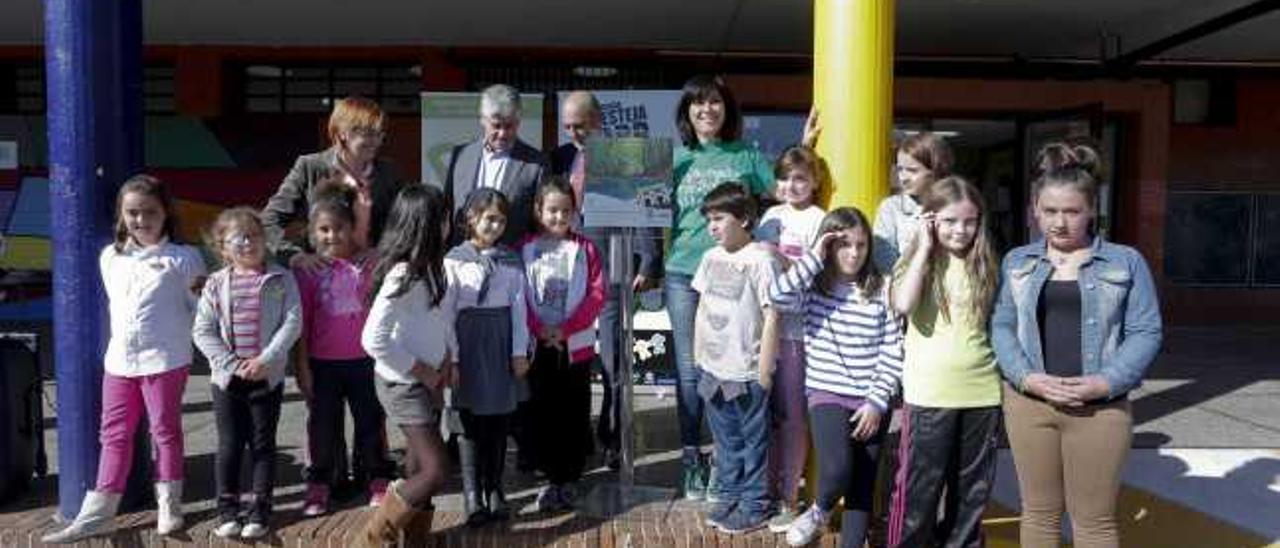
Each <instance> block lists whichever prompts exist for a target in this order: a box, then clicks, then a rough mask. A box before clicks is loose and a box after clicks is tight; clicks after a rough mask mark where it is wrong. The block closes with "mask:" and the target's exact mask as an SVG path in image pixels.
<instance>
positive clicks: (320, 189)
mask: <svg viewBox="0 0 1280 548" xmlns="http://www.w3.org/2000/svg"><path fill="white" fill-rule="evenodd" d="M311 201H312V202H314V203H317V204H318V203H321V202H333V203H337V204H339V205H341V206H342V207H348V208H349V207H351V206H352V204H354V203H355V201H356V189H354V188H351V185H348V184H346V183H345V182H343V181H342V179H340V178H338V177H330V178H328V179H325V180H323V181H321V182H320V184H318V185H316V190H315V193H314V195H313V198H312V200H311Z"/></svg>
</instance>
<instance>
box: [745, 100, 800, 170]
mask: <svg viewBox="0 0 1280 548" xmlns="http://www.w3.org/2000/svg"><path fill="white" fill-rule="evenodd" d="M807 117H808V113H804V112H798V113H759V114H753V113H748V114H744V115H743V116H742V140H743V141H746V142H747V143H748V144H750V145H751V146H753V147H756V148H758V149H760V152H762V153H764V156H765V158H768V159H769V161H770V162H772V161H773V160H774V159H776V158H777V157H778V156H781V155H782V151H784V150H786V149H787V147H789V146H792V145H795V144H798V143H799V142H800V139H801V138H802V137H803V136H804V120H805V118H807Z"/></svg>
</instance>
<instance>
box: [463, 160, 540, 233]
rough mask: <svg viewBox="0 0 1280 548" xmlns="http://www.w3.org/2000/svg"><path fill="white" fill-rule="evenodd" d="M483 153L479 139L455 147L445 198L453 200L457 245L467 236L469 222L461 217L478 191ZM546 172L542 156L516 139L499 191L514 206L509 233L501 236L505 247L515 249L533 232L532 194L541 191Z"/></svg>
mask: <svg viewBox="0 0 1280 548" xmlns="http://www.w3.org/2000/svg"><path fill="white" fill-rule="evenodd" d="M483 151H484V141H483V140H482V139H477V140H475V141H472V142H470V143H467V144H465V145H458V146H456V147H454V149H453V152H452V153H451V154H450V155H449V171H448V173H447V174H446V175H445V179H444V194H445V196H449V197H450V198H451V199H452V200H453V211H454V225H453V226H454V230H453V231H452V234H453V238H452V239H453V241H454V243H457V242H458V241H461V239H462V235H463V233H464V232H465V230H464V229H465V227H466V219H465V218H463V217H462V207H463V205H465V204H466V202H467V196H468V195H470V194H471V191H472V190H475V189H476V186H477V182H476V177H477V176H478V175H479V173H480V160H481V159H482V158H483ZM545 170H546V159H545V158H544V157H543V156H542V152H540V151H538V149H536V148H533V147H532V146H529V144H528V143H525V142H524V141H521V140H519V139H517V140H516V144H515V146H514V147H512V149H511V160H510V162H509V163H508V164H507V167H506V170H505V171H504V172H503V174H502V185H501V186H500V187H499V188H498V190H501V191H502V193H503V194H505V195H506V196H507V200H509V201H510V202H511V211H510V214H509V215H507V230H506V232H504V233H503V234H502V240H501V242H502V243H503V244H506V245H507V246H510V247H513V248H514V247H515V245H516V244H517V243H519V241H520V238H521V237H523V236H524V235H525V234H527V233H528V232H529V231H531V230H533V227H534V223H533V193H534V191H536V190H537V189H538V182H539V181H541V180H542V174H543V172H544V171H545Z"/></svg>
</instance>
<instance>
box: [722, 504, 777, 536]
mask: <svg viewBox="0 0 1280 548" xmlns="http://www.w3.org/2000/svg"><path fill="white" fill-rule="evenodd" d="M768 518H769V516H767V515H765V514H760V513H756V512H748V511H747V510H746V509H744V508H742V507H741V506H739V507H737V508H734V510H733V513H731V514H729V517H727V518H725V520H724V521H721V522H720V524H719V525H718V526H717V528H718V529H720V531H721V532H722V533H728V534H730V535H741V534H745V533H750V532H752V531H755V530H756V529H760V528H763V527H764V526H765V525H766V524H767V523H768V521H769V519H768Z"/></svg>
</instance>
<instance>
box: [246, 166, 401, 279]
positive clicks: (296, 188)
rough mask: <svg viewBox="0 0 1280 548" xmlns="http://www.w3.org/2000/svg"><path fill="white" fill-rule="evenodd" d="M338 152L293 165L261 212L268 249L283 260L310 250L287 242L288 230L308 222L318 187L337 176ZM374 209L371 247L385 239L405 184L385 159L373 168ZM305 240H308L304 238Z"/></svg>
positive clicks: (307, 246) (371, 218)
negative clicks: (383, 230) (287, 228)
mask: <svg viewBox="0 0 1280 548" xmlns="http://www.w3.org/2000/svg"><path fill="white" fill-rule="evenodd" d="M337 154H338V150H337V149H336V148H329V149H327V150H322V151H320V152H316V153H313V154H304V155H302V156H299V157H298V160H297V161H296V162H294V164H293V169H291V170H289V174H288V175H286V176H285V178H284V181H283V182H281V183H280V187H279V188H278V189H276V193H275V195H274V196H272V197H271V198H270V199H268V200H267V206H266V207H264V208H262V224H263V226H264V227H265V228H266V236H267V246H268V248H270V249H271V250H272V252H274V253H275V254H276V255H277V257H279V258H280V259H281V260H287V259H288V258H289V256H291V255H293V254H294V253H297V252H299V251H302V250H304V249H310V246H309V245H307V244H306V243H305V241H304V242H292V241H289V240H286V239H285V237H284V235H285V228H286V227H288V226H289V224H290V223H292V222H294V221H296V220H301V221H302V222H304V223H305V222H307V216H308V215H310V213H311V198H312V196H313V194H314V193H315V189H316V186H317V185H319V184H320V183H321V182H322V181H324V180H325V179H327V178H329V177H330V176H332V175H334V174H336V173H338V168H337V165H338V160H337ZM372 184H373V188H372V189H371V190H372V198H373V208H372V210H371V211H370V212H369V245H371V246H376V245H377V244H378V239H379V238H381V237H382V229H383V228H385V226H386V224H387V214H388V213H390V212H391V204H392V203H394V202H395V201H396V195H397V194H399V193H400V189H401V188H403V186H404V183H403V181H402V180H401V178H400V173H399V171H398V170H397V169H396V167H395V164H393V163H391V161H390V160H387V159H384V158H377V159H375V160H374V164H373V183H372ZM304 240H305V238H304Z"/></svg>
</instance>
